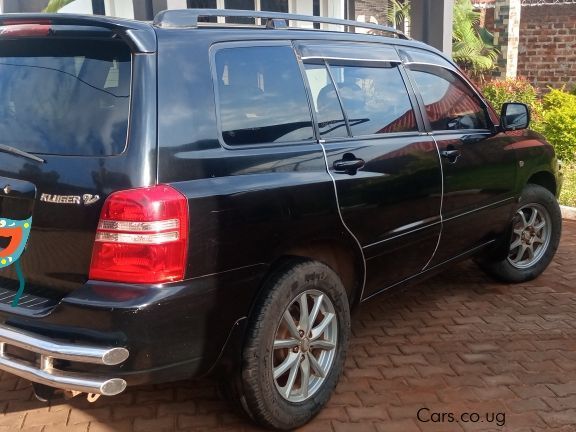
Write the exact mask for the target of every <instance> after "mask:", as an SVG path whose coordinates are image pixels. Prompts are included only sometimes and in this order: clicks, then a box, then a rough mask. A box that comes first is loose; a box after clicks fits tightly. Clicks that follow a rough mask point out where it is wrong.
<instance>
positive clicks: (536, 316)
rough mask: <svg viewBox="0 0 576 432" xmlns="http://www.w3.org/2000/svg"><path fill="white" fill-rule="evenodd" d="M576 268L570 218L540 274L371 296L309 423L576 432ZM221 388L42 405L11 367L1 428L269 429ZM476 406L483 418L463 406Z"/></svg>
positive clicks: (437, 283)
mask: <svg viewBox="0 0 576 432" xmlns="http://www.w3.org/2000/svg"><path fill="white" fill-rule="evenodd" d="M575 267H576V222H565V225H564V235H563V238H562V242H561V245H560V249H559V251H558V254H557V257H556V259H555V261H554V262H553V263H552V265H550V267H549V268H548V270H547V271H546V272H545V273H544V274H543V275H542V276H541V277H540V278H538V279H537V280H535V281H531V282H529V283H525V284H520V285H506V284H500V283H497V282H494V281H492V280H490V279H489V278H488V277H486V276H485V275H484V274H483V273H482V272H481V271H480V270H478V269H477V268H476V266H475V265H474V264H473V263H472V262H464V263H461V264H457V265H454V266H453V267H452V269H451V271H450V272H447V273H444V274H441V275H438V276H436V277H435V278H433V279H430V280H428V281H425V282H422V283H420V284H419V285H416V286H412V287H409V288H406V289H405V290H401V291H397V292H395V293H392V294H389V295H384V296H382V297H380V298H379V299H375V300H374V301H371V302H369V303H367V304H365V305H362V306H361V307H360V308H359V309H358V310H357V311H356V312H355V313H354V314H353V336H352V348H351V350H350V356H349V359H348V361H347V368H346V371H345V374H344V376H343V377H342V379H341V382H340V383H339V384H338V387H337V388H336V392H335V395H334V396H333V398H332V399H331V401H330V402H329V404H328V406H327V408H326V409H325V410H324V411H322V413H321V414H320V415H319V416H318V417H317V418H316V419H314V421H312V422H311V423H310V424H309V425H307V426H306V427H305V428H302V431H306V432H313V431H334V432H338V431H346V432H348V431H359V432H363V431H370V432H374V431H379V432H384V431H385V432H389V431H402V432H410V431H416V432H433V431H442V432H446V431H450V430H460V431H461V430H465V431H468V430H482V431H490V430H494V431H500V430H504V429H505V430H513V431H537V430H542V431H547V430H559V431H575V430H576V427H575V426H574V425H575V424H576V273H575V272H574V268H575ZM218 395H219V393H218V390H217V386H216V385H215V384H213V383H212V382H210V381H197V382H178V383H173V384H163V385H159V386H148V387H139V388H135V389H131V390H129V391H128V392H126V393H125V394H123V395H120V396H118V397H115V398H109V399H108V398H104V397H102V398H100V399H99V400H98V401H97V402H96V403H94V404H89V403H88V402H87V401H86V400H84V399H78V398H75V399H71V400H61V401H54V402H53V403H52V404H51V405H43V404H41V403H39V402H36V401H35V400H34V398H33V396H32V392H31V389H30V385H29V384H28V383H27V382H26V381H24V380H21V379H17V378H15V377H14V376H12V375H10V374H7V373H2V374H1V375H0V412H1V413H2V414H0V432H4V431H7V432H8V431H9V432H13V431H14V432H52V431H70V432H86V431H89V432H98V431H110V432H124V431H127V432H141V431H151V432H157V431H163V430H166V431H189V430H190V431H192V430H198V431H207V432H225V431H256V430H258V428H255V427H254V426H253V425H252V424H251V423H250V422H248V421H246V420H245V419H244V418H242V417H239V416H237V415H236V414H235V413H234V412H233V411H232V410H231V409H230V408H229V406H228V405H227V404H225V403H224V402H222V400H221V399H220V397H219V396H218ZM421 409H426V411H423V412H425V413H426V415H427V417H425V418H423V419H422V420H426V421H420V420H419V419H418V416H417V413H418V410H421ZM432 413H439V414H441V413H452V414H453V416H454V418H455V419H456V421H454V422H446V421H445V422H441V421H433V420H434V418H433V417H431V414H432ZM472 413H478V414H479V415H480V416H481V420H482V421H480V420H479V421H477V422H471V421H464V420H462V418H461V417H460V416H461V415H462V414H468V415H470V414H472ZM498 415H499V417H495V416H498ZM487 416H488V417H487ZM490 416H492V421H488V420H487V418H490ZM502 416H505V417H504V423H505V426H504V425H503V424H502ZM445 419H446V417H445ZM496 419H499V423H500V424H497V423H496Z"/></svg>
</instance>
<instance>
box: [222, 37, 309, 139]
mask: <svg viewBox="0 0 576 432" xmlns="http://www.w3.org/2000/svg"><path fill="white" fill-rule="evenodd" d="M214 62H215V75H216V76H215V80H216V88H217V92H216V93H217V102H218V103H217V106H218V111H219V118H220V125H221V129H222V138H223V140H224V143H226V144H227V145H231V146H238V145H253V144H266V143H287V142H299V141H307V140H311V139H312V138H313V134H314V133H313V128H312V118H311V114H310V108H309V106H308V99H307V96H306V90H305V87H304V82H303V80H302V75H301V73H300V69H299V66H298V63H297V60H296V56H295V54H294V51H293V50H292V48H291V47H289V46H257V47H233V48H221V49H218V50H217V51H216V53H215V55H214Z"/></svg>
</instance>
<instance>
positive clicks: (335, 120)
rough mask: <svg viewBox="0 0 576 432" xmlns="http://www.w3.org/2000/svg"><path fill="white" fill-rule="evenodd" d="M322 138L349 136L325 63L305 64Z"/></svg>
mask: <svg viewBox="0 0 576 432" xmlns="http://www.w3.org/2000/svg"><path fill="white" fill-rule="evenodd" d="M304 67H305V70H306V78H307V79H308V85H309V86H310V92H311V93H312V103H313V105H314V110H315V111H316V119H317V121H318V129H319V131H320V136H322V138H341V137H347V136H348V129H347V128H346V122H345V121H344V114H343V113H342V107H341V106H340V101H339V100H338V96H337V94H336V89H335V88H334V83H333V82H332V79H331V78H330V74H329V73H328V70H327V69H326V66H325V65H312V64H306V65H304Z"/></svg>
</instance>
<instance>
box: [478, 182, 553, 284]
mask: <svg viewBox="0 0 576 432" xmlns="http://www.w3.org/2000/svg"><path fill="white" fill-rule="evenodd" d="M532 207H534V208H540V209H544V210H545V212H547V215H548V221H547V224H549V225H550V227H549V241H548V242H547V243H545V247H544V246H542V251H541V252H538V253H536V254H535V256H539V258H538V259H537V260H534V262H530V261H527V263H526V264H525V267H522V268H519V265H520V264H519V263H516V265H514V264H513V263H512V262H511V260H512V257H510V256H507V257H506V258H504V259H502V260H500V261H484V262H482V263H481V264H480V265H481V267H482V269H483V270H484V271H486V273H488V274H489V275H490V276H492V277H494V278H496V279H498V280H500V281H503V282H511V283H519V282H526V281H529V280H532V279H534V278H536V277H538V276H539V275H540V274H542V272H543V271H544V270H546V268H547V267H548V265H549V264H550V262H551V261H552V259H553V258H554V255H555V253H556V250H557V249H558V244H559V243H560V237H561V234H562V214H561V211H560V206H559V205H558V201H557V200H556V197H555V196H554V195H553V194H552V193H550V191H549V190H547V189H545V188H543V187H542V186H538V185H535V184H528V185H526V187H525V188H524V189H523V190H522V193H521V195H520V200H519V202H518V206H517V211H516V212H515V218H520V215H519V211H520V210H522V209H524V210H523V211H525V212H526V211H528V210H529V209H531V208H532ZM515 221H516V222H515ZM515 221H513V222H512V224H513V227H514V226H515V225H514V224H515V223H517V221H518V219H515ZM516 226H518V225H516ZM527 235H528V234H527ZM546 237H548V236H546ZM520 238H521V236H519V235H518V234H513V233H512V234H511V237H510V239H509V240H508V242H507V245H508V248H510V247H511V246H512V245H513V244H515V243H514V242H515V241H518V239H520ZM516 250H517V251H519V250H518V249H516ZM510 254H512V255H514V254H515V253H513V250H510ZM509 258H510V259H509Z"/></svg>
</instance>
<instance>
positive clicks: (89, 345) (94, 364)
mask: <svg viewBox="0 0 576 432" xmlns="http://www.w3.org/2000/svg"><path fill="white" fill-rule="evenodd" d="M265 270H266V267H265V266H260V265H258V266H251V267H247V268H242V269H238V270H233V271H229V272H224V273H220V274H215V275H209V276H205V277H200V278H195V279H190V280H186V281H183V282H178V283H171V284H165V285H154V286H141V285H138V286H137V285H122V284H115V283H104V282H96V281H89V282H87V283H86V284H85V285H83V286H82V287H81V288H79V289H77V290H76V291H74V292H73V293H71V294H70V295H68V296H67V297H64V298H63V299H62V300H61V301H60V302H59V303H58V304H57V305H56V306H55V307H54V308H53V309H52V310H51V311H50V312H49V313H46V314H44V315H42V316H30V313H29V311H24V310H22V311H19V310H18V309H19V308H11V307H10V306H8V305H2V304H0V347H1V348H0V370H5V371H7V372H10V373H13V374H15V375H18V376H20V377H23V378H25V379H28V380H30V381H33V382H37V383H41V384H46V385H48V386H52V387H56V388H63V389H69V390H78V391H82V392H90V393H98V394H104V395H113V394H118V393H120V392H122V391H123V390H124V389H125V388H126V386H130V385H140V384H149V383H159V382H167V381H177V380H182V379H188V378H194V377H199V376H203V375H205V374H206V373H207V372H209V371H211V370H212V369H213V368H214V366H215V365H216V363H217V361H218V360H219V359H220V357H221V356H222V355H223V353H225V352H227V351H228V348H226V347H227V346H228V345H229V344H230V345H235V346H236V345H237V341H235V340H232V339H240V338H241V337H242V333H241V332H239V331H238V330H237V328H238V327H240V325H239V323H240V322H242V321H243V320H244V318H245V317H246V316H247V315H248V313H249V310H250V306H251V304H252V301H253V299H254V295H255V294H256V292H257V289H258V287H259V286H260V281H261V280H262V277H263V274H264V272H265ZM19 312H21V313H19ZM14 347H15V348H16V355H13V354H14V353H13V352H12V353H11V349H12V348H14ZM12 351H14V350H12ZM22 353H24V355H22Z"/></svg>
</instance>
